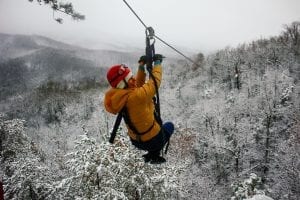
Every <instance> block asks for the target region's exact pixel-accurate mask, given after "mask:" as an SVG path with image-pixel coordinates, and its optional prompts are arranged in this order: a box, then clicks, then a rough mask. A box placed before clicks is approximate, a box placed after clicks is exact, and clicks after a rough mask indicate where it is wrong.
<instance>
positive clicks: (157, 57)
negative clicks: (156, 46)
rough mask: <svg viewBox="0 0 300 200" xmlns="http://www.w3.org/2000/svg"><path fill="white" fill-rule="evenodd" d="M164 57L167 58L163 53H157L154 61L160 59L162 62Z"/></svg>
mask: <svg viewBox="0 0 300 200" xmlns="http://www.w3.org/2000/svg"><path fill="white" fill-rule="evenodd" d="M163 58H165V57H164V56H163V55H161V54H155V55H154V56H153V61H154V62H155V61H160V62H162V60H163Z"/></svg>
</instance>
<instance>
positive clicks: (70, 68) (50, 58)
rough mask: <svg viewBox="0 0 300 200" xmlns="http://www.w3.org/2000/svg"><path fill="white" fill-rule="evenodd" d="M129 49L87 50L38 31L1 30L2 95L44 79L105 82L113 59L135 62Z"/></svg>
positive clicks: (28, 86) (114, 62)
mask: <svg viewBox="0 0 300 200" xmlns="http://www.w3.org/2000/svg"><path fill="white" fill-rule="evenodd" d="M136 59H137V56H136V55H134V54H132V53H125V52H118V51H110V50H90V49H85V48H82V47H78V46H73V45H70V44H66V43H63V42H58V41H56V40H53V39H50V38H47V37H43V36H38V35H9V34H3V33H0V71H1V74H0V84H1V86H0V93H1V99H5V98H6V97H7V96H14V95H15V94H18V93H20V92H24V91H29V90H32V89H34V88H36V87H39V86H40V85H41V84H46V82H47V81H56V82H72V84H74V83H76V82H82V81H83V80H95V81H96V82H99V83H100V82H101V83H102V84H105V83H106V78H105V75H106V70H107V68H108V67H109V66H111V65H113V64H116V63H125V64H129V65H136Z"/></svg>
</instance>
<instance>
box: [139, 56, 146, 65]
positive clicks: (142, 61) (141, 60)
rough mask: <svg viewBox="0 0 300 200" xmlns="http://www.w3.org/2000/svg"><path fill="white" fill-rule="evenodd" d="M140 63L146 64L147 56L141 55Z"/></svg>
mask: <svg viewBox="0 0 300 200" xmlns="http://www.w3.org/2000/svg"><path fill="white" fill-rule="evenodd" d="M138 62H139V64H141V65H144V64H146V62H147V56H145V55H144V56H141V57H140V59H139V61H138Z"/></svg>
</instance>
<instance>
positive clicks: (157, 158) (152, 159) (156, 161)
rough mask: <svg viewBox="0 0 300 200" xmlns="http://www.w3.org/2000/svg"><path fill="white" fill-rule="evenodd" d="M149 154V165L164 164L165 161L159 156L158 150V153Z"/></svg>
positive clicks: (151, 152) (150, 152)
mask: <svg viewBox="0 0 300 200" xmlns="http://www.w3.org/2000/svg"><path fill="white" fill-rule="evenodd" d="M149 154H150V163H151V164H161V163H164V162H166V159H164V158H163V157H161V156H160V150H158V151H149Z"/></svg>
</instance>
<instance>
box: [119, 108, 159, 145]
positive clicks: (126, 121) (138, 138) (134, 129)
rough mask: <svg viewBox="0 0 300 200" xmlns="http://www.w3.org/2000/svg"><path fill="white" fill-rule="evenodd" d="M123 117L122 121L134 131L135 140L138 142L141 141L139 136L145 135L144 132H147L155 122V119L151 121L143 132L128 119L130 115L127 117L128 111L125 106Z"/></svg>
mask: <svg viewBox="0 0 300 200" xmlns="http://www.w3.org/2000/svg"><path fill="white" fill-rule="evenodd" d="M123 118H124V121H125V123H126V124H127V125H128V126H129V128H130V129H131V130H132V131H133V132H134V134H135V135H136V140H137V141H138V142H140V141H141V136H142V135H145V134H146V133H148V132H149V131H150V130H151V129H152V128H153V126H154V124H155V120H154V121H153V123H152V125H151V126H150V127H149V128H148V129H147V130H146V131H144V132H139V131H138V130H137V129H136V127H135V126H134V124H133V123H132V121H131V120H130V117H129V113H128V111H127V108H126V107H124V109H123Z"/></svg>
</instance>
